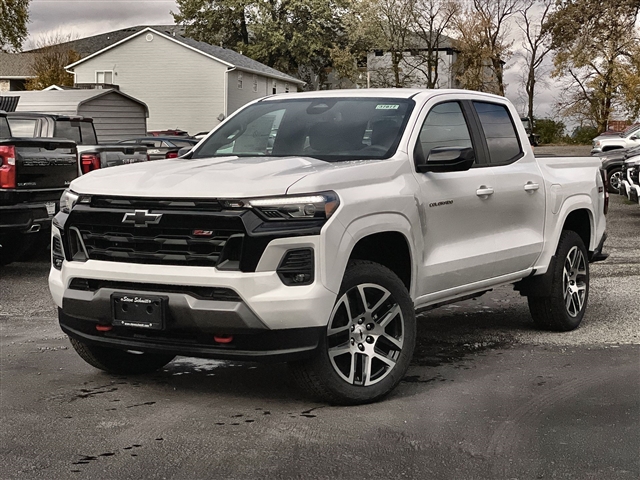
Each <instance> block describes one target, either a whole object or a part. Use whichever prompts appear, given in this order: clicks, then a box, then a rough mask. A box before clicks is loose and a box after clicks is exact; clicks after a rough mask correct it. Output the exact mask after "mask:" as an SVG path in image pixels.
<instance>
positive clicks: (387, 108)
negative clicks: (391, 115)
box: [376, 105, 400, 110]
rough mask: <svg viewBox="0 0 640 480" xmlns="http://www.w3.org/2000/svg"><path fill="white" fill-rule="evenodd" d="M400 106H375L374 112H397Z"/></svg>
mask: <svg viewBox="0 0 640 480" xmlns="http://www.w3.org/2000/svg"><path fill="white" fill-rule="evenodd" d="M399 108H400V105H376V110H397V109H399Z"/></svg>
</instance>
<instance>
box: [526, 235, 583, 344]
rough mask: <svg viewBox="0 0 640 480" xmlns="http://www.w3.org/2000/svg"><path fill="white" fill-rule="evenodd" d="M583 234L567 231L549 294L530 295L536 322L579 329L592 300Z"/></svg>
mask: <svg viewBox="0 0 640 480" xmlns="http://www.w3.org/2000/svg"><path fill="white" fill-rule="evenodd" d="M587 258H588V256H587V249H586V248H585V246H584V243H583V242H582V239H581V238H580V236H579V235H578V234H577V233H575V232H573V231H570V230H565V231H563V232H562V235H561V236H560V243H559V244H558V248H557V250H556V259H557V260H556V263H555V266H554V267H553V268H554V271H553V278H552V283H551V294H550V295H548V296H543V297H541V296H529V297H527V300H528V302H529V311H530V312H531V316H532V317H533V321H534V323H535V324H536V325H537V326H539V327H541V328H544V329H547V330H555V331H559V332H566V331H569V330H574V329H576V328H578V325H580V322H582V318H583V317H584V312H585V311H586V309H587V300H588V299H589V262H588V260H587Z"/></svg>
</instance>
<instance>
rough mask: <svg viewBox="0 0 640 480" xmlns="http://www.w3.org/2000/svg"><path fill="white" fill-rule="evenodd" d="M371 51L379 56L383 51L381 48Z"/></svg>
mask: <svg viewBox="0 0 640 480" xmlns="http://www.w3.org/2000/svg"><path fill="white" fill-rule="evenodd" d="M373 53H374V55H375V56H376V57H381V56H382V53H383V52H382V50H374V51H373Z"/></svg>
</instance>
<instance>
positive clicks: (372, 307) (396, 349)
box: [327, 283, 405, 387]
mask: <svg viewBox="0 0 640 480" xmlns="http://www.w3.org/2000/svg"><path fill="white" fill-rule="evenodd" d="M404 334H405V325H404V316H403V315H402V310H401V309H400V305H399V304H398V302H397V301H396V300H395V299H394V298H393V295H392V294H391V292H389V290H387V289H386V288H384V287H382V286H380V285H377V284H374V283H364V284H359V285H356V286H355V287H353V288H351V289H350V290H348V291H347V292H346V293H345V294H344V295H342V297H341V298H340V299H339V300H338V302H337V303H336V306H335V307H334V309H333V312H332V313H331V319H330V320H329V326H328V328H327V347H328V354H329V359H330V361H331V365H332V366H333V368H334V370H335V371H336V373H337V374H338V375H339V376H340V377H341V378H342V379H343V380H344V381H346V382H347V383H349V384H351V385H359V386H365V387H366V386H369V385H373V384H376V383H378V382H380V381H381V380H383V379H384V378H385V377H387V376H388V375H389V374H390V373H391V371H392V370H393V369H394V367H395V365H396V362H397V361H398V359H399V357H400V354H401V352H402V347H403V345H404Z"/></svg>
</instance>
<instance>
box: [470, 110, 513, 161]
mask: <svg viewBox="0 0 640 480" xmlns="http://www.w3.org/2000/svg"><path fill="white" fill-rule="evenodd" d="M473 106H474V108H475V109H476V112H477V114H478V117H479V118H480V125H481V126H482V131H483V132H484V136H485V138H486V140H487V147H488V148H489V161H490V163H492V164H494V165H504V164H507V163H510V162H514V161H515V160H517V159H518V158H520V157H521V156H522V148H521V147H520V141H519V140H518V134H517V132H516V129H515V127H514V125H513V122H512V121H511V115H509V111H508V110H507V107H505V106H504V105H498V104H495V103H486V102H473Z"/></svg>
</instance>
